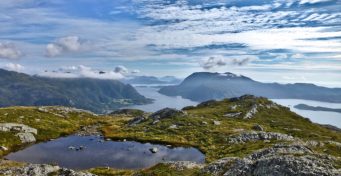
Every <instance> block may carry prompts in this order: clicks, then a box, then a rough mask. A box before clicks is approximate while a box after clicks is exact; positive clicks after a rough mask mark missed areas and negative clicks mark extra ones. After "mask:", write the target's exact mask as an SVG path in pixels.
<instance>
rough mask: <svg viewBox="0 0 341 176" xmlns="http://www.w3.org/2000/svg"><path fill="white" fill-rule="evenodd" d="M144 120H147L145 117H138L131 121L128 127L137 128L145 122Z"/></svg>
mask: <svg viewBox="0 0 341 176" xmlns="http://www.w3.org/2000/svg"><path fill="white" fill-rule="evenodd" d="M144 120H146V118H145V117H143V116H138V117H135V118H134V119H132V120H130V121H129V122H128V125H129V126H136V125H137V124H139V123H141V122H143V121H144Z"/></svg>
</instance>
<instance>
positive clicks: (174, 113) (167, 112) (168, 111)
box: [149, 108, 186, 119]
mask: <svg viewBox="0 0 341 176" xmlns="http://www.w3.org/2000/svg"><path fill="white" fill-rule="evenodd" d="M184 115H186V113H185V112H184V111H180V110H177V109H173V108H164V109H161V110H159V111H157V112H155V113H153V114H151V115H150V116H149V117H150V118H152V119H165V118H172V117H178V116H184Z"/></svg>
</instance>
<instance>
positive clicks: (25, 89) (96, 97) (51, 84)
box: [0, 69, 151, 113]
mask: <svg viewBox="0 0 341 176" xmlns="http://www.w3.org/2000/svg"><path fill="white" fill-rule="evenodd" d="M150 101H151V100H150V99H147V98H145V97H144V96H142V95H140V94H139V93H138V92H137V91H136V90H135V88H134V87H132V86H131V85H128V84H123V83H121V82H119V81H115V80H100V79H90V78H72V79H61V78H46V77H38V76H30V75H26V74H23V73H17V72H12V71H6V70H2V69H0V107H5V106H50V105H60V106H72V107H76V108H82V109H86V110H90V111H93V112H97V113H104V112H107V111H112V110H113V109H117V108H119V107H122V106H126V105H128V104H145V103H148V102H150Z"/></svg>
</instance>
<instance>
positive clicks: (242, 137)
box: [229, 131, 294, 144]
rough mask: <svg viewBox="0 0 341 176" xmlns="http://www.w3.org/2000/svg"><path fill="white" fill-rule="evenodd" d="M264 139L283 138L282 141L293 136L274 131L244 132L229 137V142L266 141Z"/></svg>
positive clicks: (289, 139)
mask: <svg viewBox="0 0 341 176" xmlns="http://www.w3.org/2000/svg"><path fill="white" fill-rule="evenodd" d="M266 140H283V141H292V140H294V137H292V136H290V135H287V134H282V133H274V132H263V131H260V132H255V131H251V132H245V133H241V134H239V135H236V136H231V137H229V143H231V144H238V143H245V142H250V141H266Z"/></svg>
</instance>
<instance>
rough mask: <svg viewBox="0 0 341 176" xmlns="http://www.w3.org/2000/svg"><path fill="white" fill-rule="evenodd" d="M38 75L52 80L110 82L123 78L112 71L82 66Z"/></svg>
mask: <svg viewBox="0 0 341 176" xmlns="http://www.w3.org/2000/svg"><path fill="white" fill-rule="evenodd" d="M38 75H39V76H43V77H52V78H95V79H112V80H118V79H123V78H124V75H123V74H122V73H118V72H114V71H100V70H96V69H93V68H91V67H87V66H84V65H79V66H71V67H63V68H60V69H58V70H57V71H45V72H43V73H40V74H38Z"/></svg>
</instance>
